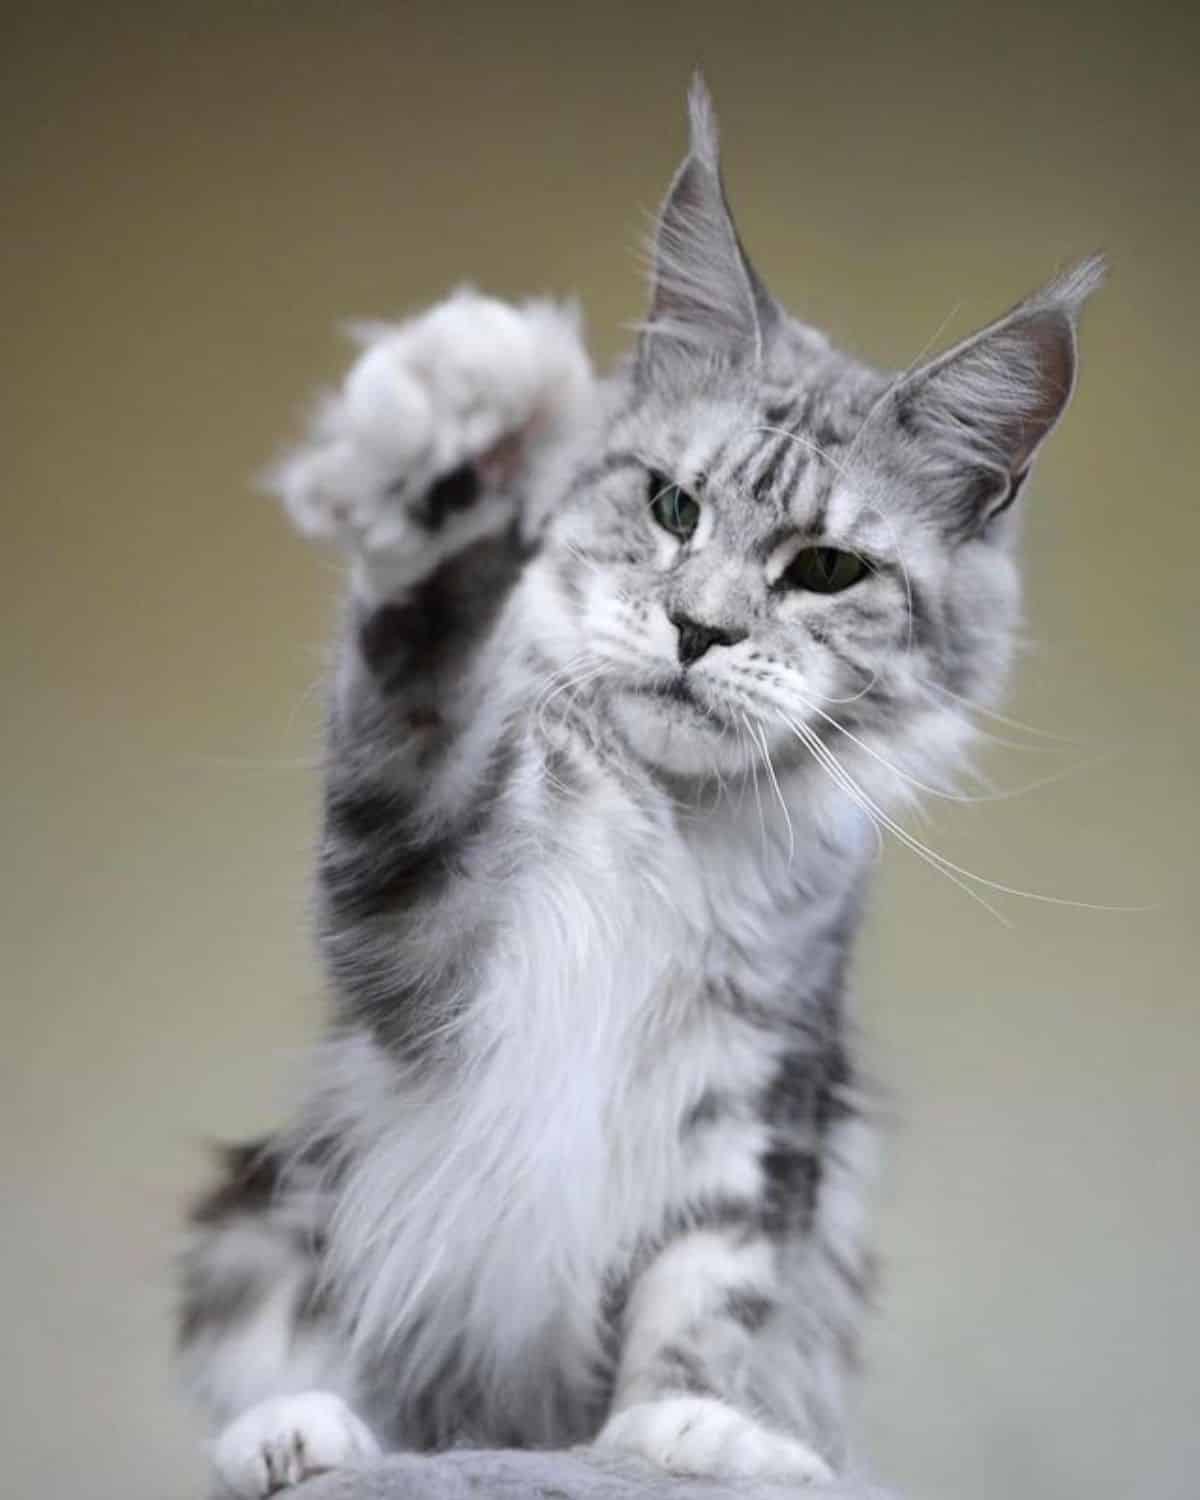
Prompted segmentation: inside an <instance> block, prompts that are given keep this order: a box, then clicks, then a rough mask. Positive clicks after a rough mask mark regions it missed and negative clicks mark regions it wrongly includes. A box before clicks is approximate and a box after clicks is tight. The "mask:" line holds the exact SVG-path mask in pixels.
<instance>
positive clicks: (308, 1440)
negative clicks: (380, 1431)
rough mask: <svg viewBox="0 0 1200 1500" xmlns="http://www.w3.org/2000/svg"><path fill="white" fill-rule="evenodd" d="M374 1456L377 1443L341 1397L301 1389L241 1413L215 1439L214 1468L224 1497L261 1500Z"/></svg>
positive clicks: (377, 1453)
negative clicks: (329, 1471) (296, 1393)
mask: <svg viewBox="0 0 1200 1500" xmlns="http://www.w3.org/2000/svg"><path fill="white" fill-rule="evenodd" d="M378 1455H379V1445H378V1443H376V1441H375V1439H374V1438H373V1437H372V1436H371V1434H370V1433H369V1432H368V1431H367V1429H366V1427H365V1426H364V1425H363V1423H362V1422H360V1421H359V1419H358V1418H357V1417H356V1416H355V1415H354V1413H353V1412H352V1411H351V1410H350V1408H349V1407H348V1406H347V1405H346V1403H345V1402H344V1401H343V1400H342V1399H341V1397H340V1396H334V1395H332V1394H330V1393H329V1392H328V1391H305V1392H303V1393H302V1394H301V1395H297V1396H277V1397H275V1398H274V1399H272V1400H270V1401H263V1402H260V1404H259V1405H258V1406H252V1407H251V1408H250V1410H249V1411H246V1412H243V1413H242V1415H241V1416H240V1417H238V1418H237V1420H236V1421H235V1422H232V1423H231V1424H230V1425H229V1426H228V1427H227V1428H226V1429H225V1431H224V1432H223V1433H222V1434H221V1436H220V1437H219V1438H218V1439H217V1442H216V1446H215V1447H214V1449H213V1467H214V1468H215V1469H216V1472H217V1477H218V1478H219V1479H220V1481H221V1484H222V1485H223V1486H224V1487H225V1491H226V1492H227V1494H229V1495H230V1496H235V1497H236V1500H262V1497H263V1496H264V1495H271V1494H274V1492H275V1491H276V1490H281V1489H283V1488H284V1487H285V1486H287V1485H291V1484H299V1483H300V1481H301V1480H302V1479H307V1478H308V1477H309V1475H311V1474H320V1473H323V1472H324V1471H325V1470H326V1469H339V1468H342V1467H344V1466H345V1465H347V1464H354V1463H361V1462H363V1461H365V1460H366V1459H370V1458H376V1457H378Z"/></svg>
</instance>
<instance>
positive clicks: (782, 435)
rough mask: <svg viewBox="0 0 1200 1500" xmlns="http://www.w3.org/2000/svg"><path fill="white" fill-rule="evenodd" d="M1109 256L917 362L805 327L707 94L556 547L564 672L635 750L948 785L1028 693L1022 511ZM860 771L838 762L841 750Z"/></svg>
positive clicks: (700, 763)
mask: <svg viewBox="0 0 1200 1500" xmlns="http://www.w3.org/2000/svg"><path fill="white" fill-rule="evenodd" d="M1101 275H1102V267H1101V265H1100V263H1099V262H1098V261H1096V260H1091V261H1088V262H1085V263H1084V264H1083V265H1081V266H1079V267H1078V268H1077V269H1075V270H1073V271H1071V272H1069V273H1068V274H1067V275H1065V276H1062V277H1060V278H1059V279H1058V280H1056V281H1054V282H1052V283H1051V284H1050V285H1049V286H1047V287H1046V288H1045V289H1044V290H1042V291H1040V292H1038V293H1036V294H1035V295H1034V296H1032V297H1030V298H1028V299H1027V300H1026V301H1025V302H1023V303H1021V304H1020V305H1019V306H1018V307H1016V308H1015V309H1013V311H1011V312H1010V313H1008V314H1006V315H1005V316H1004V317H1002V318H1000V319H999V320H998V321H997V322H995V323H993V324H991V325H990V326H989V327H987V328H985V329H984V330H983V331H982V332H980V333H978V334H976V335H974V336H973V337H971V338H969V339H967V340H965V341H964V342H962V343H960V344H958V345H957V346H956V347H955V348H953V349H951V350H949V351H948V352H946V353H944V354H941V355H939V356H938V357H936V358H934V359H931V360H928V361H927V362H924V363H921V364H919V365H918V366H917V367H915V368H913V369H911V370H909V371H907V372H905V373H904V374H902V375H900V376H898V377H896V376H884V375H881V374H879V373H878V372H876V371H875V370H873V369H870V368H868V367H867V366H865V365H862V364H860V363H859V362H858V361H856V360H854V359H852V358H850V357H848V356H847V355H845V354H842V353H840V352H838V351H837V350H835V349H834V348H833V347H832V346H831V345H830V344H829V342H828V341H827V340H826V339H825V338H824V337H823V336H821V335H820V334H818V333H816V332H814V331H813V330H812V329H810V328H807V327H805V326H804V325H802V324H800V323H799V322H797V321H796V320H795V319H793V318H792V317H790V316H789V315H788V314H787V313H786V312H785V311H784V310H783V309H782V308H781V307H780V305H779V304H778V303H777V302H776V301H775V299H774V298H773V297H772V296H771V294H770V293H769V292H768V291H767V289H766V288H765V286H764V285H763V283H762V281H761V280H760V278H759V276H758V274H757V273H756V272H755V270H754V268H753V267H752V265H751V264H750V261H749V260H748V258H747V256H746V254H745V252H744V250H743V248H742V245H741V242H740V240H739V237H738V234H737V230H736V228H735V226H734V223H733V220H732V218H731V216H730V212H729V207H728V204H727V202H726V198H725V194H724V190H723V186H722V180H721V174H720V168H719V164H718V158H717V140H716V130H715V125H714V121H713V115H712V110H711V106H710V103H709V100H708V96H707V93H706V92H705V90H704V88H703V85H702V84H701V83H699V82H697V84H696V85H695V86H694V88H693V91H692V97H691V148H690V151H689V154H688V156H687V158H686V160H685V161H684V163H683V165H682V166H681V167H680V169H679V171H678V173H677V174H676V176H675V180H674V182H673V183H672V185H671V188H670V191H669V193H668V195H667V198H666V202H665V204H664V206H663V209H662V212H661V216H660V218H659V221H658V227H657V233H656V236H655V241H654V260H653V293H652V299H651V306H650V311H649V315H648V318H647V320H646V322H645V324H644V325H643V328H642V330H641V333H640V339H639V345H638V348H637V351H636V354H635V355H634V356H633V357H631V359H630V361H629V364H628V367H627V369H626V371H625V373H624V375H623V376H622V377H621V378H620V380H619V382H618V389H617V392H616V400H615V401H614V405H613V410H612V413H611V415H610V417H609V418H608V420H607V422H606V426H605V429H604V434H603V438H602V440H601V442H600V444H599V445H598V447H594V448H593V449H592V451H591V452H590V453H589V454H588V455H587V458H586V460H585V461H584V463H583V464H582V467H581V468H580V470H579V472H577V473H576V474H575V476H574V480H573V483H572V485H571V487H570V495H569V497H568V499H567V500H566V501H565V502H563V503H562V505H561V508H560V510H559V513H558V515H557V516H556V518H555V520H554V521H553V523H552V525H551V528H550V532H549V537H548V546H547V555H546V560H547V562H548V563H549V564H550V569H551V571H550V574H549V576H550V577H551V578H552V579H553V580H554V584H555V593H556V594H557V596H558V597H557V607H556V608H554V609H553V610H552V614H553V615H554V616H555V618H556V620H557V621H558V622H559V628H560V639H559V650H558V652H557V653H556V654H557V655H558V656H559V659H560V660H565V659H566V658H568V657H569V658H570V659H571V660H572V661H573V662H574V663H575V664H576V666H577V670H578V675H579V676H580V678H581V679H582V678H584V677H587V678H588V680H589V681H590V682H591V684H592V686H593V689H594V690H595V691H597V692H599V693H601V694H602V695H603V698H604V701H605V702H606V704H607V706H608V709H609V711H610V714H611V718H612V721H613V723H614V724H615V725H616V727H617V729H618V730H619V732H620V733H621V734H622V735H623V736H624V738H625V740H626V741H627V742H628V744H629V746H630V747H631V749H632V750H633V752H634V753H635V754H637V755H638V756H640V757H641V758H643V759H644V760H646V761H648V762H650V763H652V764H654V765H656V766H658V767H660V768H662V769H664V770H668V771H671V772H674V773H681V774H685V775H689V776H701V777H703V776H708V775H715V776H722V775H724V774H725V773H727V772H729V771H734V770H737V769H740V768H745V767H746V766H747V765H748V764H749V763H751V762H752V761H753V760H756V759H757V760H759V761H762V760H763V758H764V753H765V752H768V751H769V753H770V756H771V759H772V761H773V762H774V765H775V768H776V769H777V770H779V769H781V768H784V767H787V766H792V765H797V764H800V763H809V764H812V763H813V762H814V761H816V760H820V759H822V757H824V758H825V768H826V770H827V771H828V773H829V774H830V776H832V777H836V776H838V775H839V770H838V767H839V765H840V766H841V767H843V768H846V767H848V768H849V769H850V770H851V771H852V773H853V776H854V778H855V781H856V782H858V783H860V784H862V785H865V786H866V787H868V788H870V789H873V791H872V793H871V794H872V795H882V794H885V793H886V794H888V795H891V794H893V793H902V792H903V791H904V788H905V782H904V781H903V779H902V777H901V775H900V774H891V773H889V772H888V771H887V768H886V767H885V766H884V762H885V761H886V762H887V763H888V765H889V766H890V767H892V768H893V769H894V771H895V773H903V776H907V777H909V778H915V779H916V780H918V781H919V780H924V779H926V778H930V777H932V778H940V777H942V776H944V774H945V773H946V772H947V771H948V769H949V768H950V767H951V766H952V765H953V763H954V761H955V760H956V758H957V756H958V754H959V752H960V750H961V748H962V746H963V744H964V742H965V740H966V738H967V737H968V732H969V731H968V726H967V721H966V717H965V715H964V713H963V704H964V702H966V701H969V702H978V701H986V700H987V699H988V698H990V697H992V696H994V694H995V693H996V691H997V690H998V688H999V685H1000V683H1001V681H1002V678H1003V675H1004V672H1005V669H1006V667H1007V664H1008V660H1009V656H1010V653H1011V644H1012V638H1013V632H1014V627H1015V624H1016V621H1017V615H1018V608H1019V590H1018V577H1017V569H1016V564H1015V560H1014V545H1013V544H1014V533H1015V530H1016V525H1017V516H1016V511H1017V509H1018V507H1016V506H1015V505H1014V501H1015V500H1016V498H1017V495H1018V493H1019V491H1020V488H1021V485H1022V483H1023V481H1024V479H1025V477H1026V475H1027V474H1028V472H1029V469H1030V466H1031V464H1032V463H1033V460H1034V457H1035V455H1036V453H1037V451H1038V449H1039V447H1040V445H1041V443H1042V442H1043V440H1044V439H1045V438H1046V437H1047V436H1048V435H1049V433H1050V432H1051V431H1052V430H1053V428H1054V426H1055V425H1056V423H1057V422H1058V420H1059V418H1060V417H1061V416H1062V413H1063V411H1064V409H1065V407H1066V405H1067V402H1068V401H1069V399H1070V396H1071V391H1072V388H1073V386H1074V383H1075V371H1076V322H1077V318H1078V314H1079V311H1080V308H1081V306H1082V304H1083V302H1084V300H1085V298H1086V297H1087V295H1088V294H1089V293H1090V292H1091V291H1092V290H1093V289H1094V288H1095V287H1096V286H1097V285H1098V283H1099V281H1100V279H1101ZM831 754H832V755H833V756H834V757H835V760H833V761H830V760H829V759H828V757H829V756H830V755H831Z"/></svg>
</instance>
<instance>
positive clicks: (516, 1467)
mask: <svg viewBox="0 0 1200 1500" xmlns="http://www.w3.org/2000/svg"><path fill="white" fill-rule="evenodd" d="M750 1495H753V1496H754V1497H755V1500H796V1497H798V1496H807V1497H811V1500H895V1497H894V1496H888V1495H887V1494H885V1492H884V1491H882V1490H879V1489H876V1488H874V1487H873V1486H871V1485H868V1484H857V1483H853V1482H843V1483H838V1484H835V1485H823V1486H820V1487H810V1486H803V1485H802V1486H795V1485H775V1484H747V1483H742V1484H723V1483H718V1482H716V1481H713V1480H688V1479H674V1478H670V1477H668V1476H666V1475H663V1474H660V1473H658V1472H657V1471H654V1470H651V1469H643V1468H640V1467H633V1466H626V1465H616V1464H613V1463H608V1462H601V1461H600V1460H598V1459H597V1458H596V1457H594V1456H593V1455H587V1456H585V1455H584V1454H582V1453H580V1452H568V1453H530V1452H517V1451H502V1452H500V1451H497V1452H469V1451H463V1452H458V1453H441V1454H438V1455H437V1456H436V1457H423V1456H420V1455H416V1454H397V1455H394V1456H393V1457H390V1458H385V1459H383V1460H382V1461H381V1462H380V1463H378V1464H373V1465H371V1467H370V1468H367V1469H360V1470H357V1471H354V1472H349V1471H342V1472H340V1473H336V1474H327V1475H324V1476H323V1477H321V1478H320V1479H314V1480H310V1481H309V1482H308V1483H307V1484H305V1485H302V1486H301V1488H300V1490H299V1491H297V1500H301V1497H302V1500H493V1497H495V1500H635V1497H643V1500H645V1497H647V1496H654V1497H655V1500H745V1497H747V1496H750Z"/></svg>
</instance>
